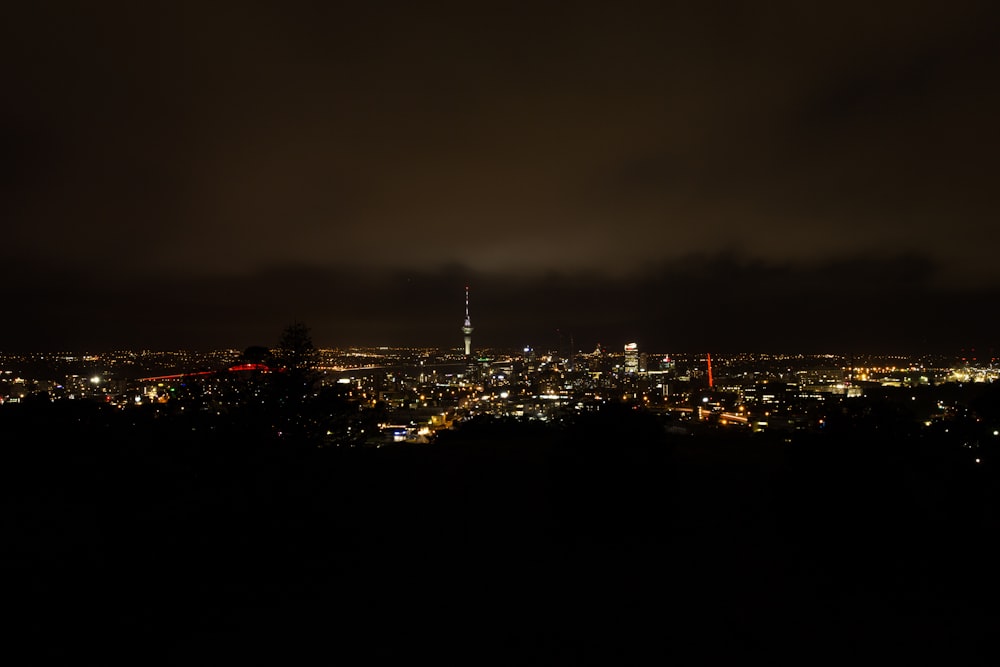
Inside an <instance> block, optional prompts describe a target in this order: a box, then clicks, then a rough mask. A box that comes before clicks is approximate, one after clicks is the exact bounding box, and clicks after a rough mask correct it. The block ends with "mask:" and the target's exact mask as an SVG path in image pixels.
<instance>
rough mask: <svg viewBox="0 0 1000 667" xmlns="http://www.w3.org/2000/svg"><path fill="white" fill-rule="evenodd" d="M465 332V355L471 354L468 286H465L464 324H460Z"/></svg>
mask: <svg viewBox="0 0 1000 667" xmlns="http://www.w3.org/2000/svg"><path fill="white" fill-rule="evenodd" d="M462 333H464V334H465V356H469V355H470V354H472V321H471V320H470V319H469V287H468V285H466V287H465V324H463V325H462Z"/></svg>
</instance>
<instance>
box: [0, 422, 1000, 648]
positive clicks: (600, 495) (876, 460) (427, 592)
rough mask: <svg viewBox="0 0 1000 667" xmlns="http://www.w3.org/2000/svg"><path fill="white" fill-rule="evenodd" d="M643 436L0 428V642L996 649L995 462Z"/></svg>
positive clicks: (530, 430) (614, 432)
mask: <svg viewBox="0 0 1000 667" xmlns="http://www.w3.org/2000/svg"><path fill="white" fill-rule="evenodd" d="M661 426H662V425H660V424H658V423H656V421H655V420H653V419H652V418H648V417H647V416H644V415H634V414H629V413H625V412H622V413H618V414H611V413H609V414H605V415H603V416H601V417H591V418H589V421H585V422H584V423H581V424H577V425H575V426H573V427H571V428H567V429H562V430H558V431H557V430H554V429H551V428H543V427H540V426H530V425H512V424H503V423H499V424H490V425H486V426H480V427H478V428H467V429H465V430H464V431H460V432H457V433H452V434H450V435H451V437H448V438H443V439H442V441H441V442H439V443H436V444H435V445H421V446H414V445H411V446H396V447H384V448H381V449H347V450H340V449H315V448H309V447H295V446H293V445H290V444H287V443H285V444H281V443H273V442H265V441H261V440H259V439H256V438H255V437H254V436H253V434H252V433H241V432H239V430H238V429H234V430H233V431H232V432H227V433H224V434H213V435H209V436H206V435H202V434H199V433H197V431H196V432H195V434H194V435H192V434H191V432H190V429H188V428H187V426H186V425H183V426H180V425H177V424H171V425H163V424H147V425H138V426H133V427H130V428H129V429H122V428H118V427H109V426H108V425H107V424H103V423H100V422H92V423H88V422H87V420H86V419H83V420H82V421H81V419H80V418H79V415H76V416H68V417H67V416H66V415H62V416H55V417H54V416H53V415H44V418H39V419H36V420H35V421H32V419H29V418H27V417H25V418H24V419H23V420H21V421H14V422H10V423H8V424H7V425H6V426H5V428H6V430H5V442H4V447H5V453H4V456H5V462H4V467H3V485H4V487H3V494H4V495H3V498H4V504H3V516H2V519H3V528H2V529H3V535H4V543H5V544H4V547H3V549H4V551H3V566H4V579H5V592H4V599H5V602H6V605H5V606H6V607H7V609H8V610H9V611H10V612H13V615H14V616H15V617H16V619H17V620H16V622H15V623H13V624H10V625H8V626H7V628H6V630H7V631H8V633H9V637H10V641H9V642H8V644H7V645H8V651H9V652H10V653H11V654H15V647H16V648H17V650H20V649H22V648H23V649H26V650H27V651H28V655H29V656H33V658H34V660H33V662H36V663H43V662H44V663H53V662H55V663H69V662H78V661H87V662H95V663H108V662H129V663H132V664H177V665H193V664H244V665H245V664H313V663H322V664H333V663H344V664H365V663H372V662H402V661H407V662H409V661H423V660H431V661H433V662H435V663H437V664H442V663H444V664H471V665H478V664H486V663H488V664H493V663H505V664H583V663H586V664H639V663H641V664H649V663H655V662H663V661H669V660H671V659H674V658H677V659H678V660H681V661H683V663H685V664H691V663H695V664H698V663H703V664H719V663H720V662H723V663H724V662H731V661H735V660H739V661H750V660H766V661H769V662H774V661H780V662H797V663H806V664H814V663H817V662H838V663H840V662H844V661H847V660H850V661H855V660H857V661H867V660H870V659H877V660H892V661H901V660H906V661H912V660H914V659H916V660H921V661H927V662H929V663H935V664H941V663H945V662H946V663H947V664H993V663H994V662H995V659H996V657H997V653H998V652H997V650H996V641H997V640H996V637H997V629H998V626H997V620H998V613H997V609H998V600H1000V598H998V597H997V593H998V592H1000V573H998V563H1000V561H998V560H997V556H998V555H1000V553H998V549H997V541H996V539H995V538H996V535H997V533H996V531H997V528H998V514H997V513H996V509H997V506H996V504H997V498H996V495H995V491H996V489H995V487H994V481H993V480H994V477H992V476H993V474H994V473H993V470H992V468H988V467H985V466H984V465H982V464H974V463H971V462H970V459H969V457H968V456H967V455H966V453H965V452H963V451H960V450H958V449H956V448H955V447H953V446H952V445H951V443H944V442H941V443H939V442H926V441H913V440H899V439H892V438H888V439H886V437H885V436H884V435H882V436H880V438H881V439H878V438H875V437H874V436H872V435H871V434H867V435H863V436H859V435H857V434H854V435H853V436H852V437H846V436H845V437H839V438H815V439H802V440H800V441H796V442H785V440H784V438H783V437H780V436H779V437H765V436H752V435H750V434H740V435H734V434H732V433H728V432H718V433H703V434H698V435H672V436H671V435H665V432H664V430H663V429H662V427H661ZM116 429H117V430H116ZM28 662H29V663H30V662H32V660H29V661H28ZM18 664H25V663H24V662H21V661H19V663H18Z"/></svg>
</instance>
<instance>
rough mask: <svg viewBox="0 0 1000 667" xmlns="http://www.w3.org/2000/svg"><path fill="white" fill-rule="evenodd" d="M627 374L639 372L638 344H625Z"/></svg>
mask: <svg viewBox="0 0 1000 667" xmlns="http://www.w3.org/2000/svg"><path fill="white" fill-rule="evenodd" d="M625 372H626V373H630V374H635V373H638V372H639V346H638V345H637V344H636V343H626V344H625Z"/></svg>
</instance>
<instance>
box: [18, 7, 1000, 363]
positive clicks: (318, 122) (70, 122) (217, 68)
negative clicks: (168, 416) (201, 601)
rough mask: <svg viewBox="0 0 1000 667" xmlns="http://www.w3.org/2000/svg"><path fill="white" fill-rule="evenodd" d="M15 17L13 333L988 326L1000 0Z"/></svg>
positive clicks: (842, 334) (516, 334)
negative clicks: (467, 304)
mask: <svg viewBox="0 0 1000 667" xmlns="http://www.w3.org/2000/svg"><path fill="white" fill-rule="evenodd" d="M19 4H20V6H18V7H15V8H10V7H7V8H5V9H4V15H3V18H2V20H0V26H2V27H0V54H2V58H0V82H2V85H0V95H2V99H0V102H2V103H0V215H2V225H3V226H2V237H0V266H2V268H0V279H2V281H3V295H4V298H3V309H2V311H0V312H2V313H3V314H2V318H0V323H2V326H0V351H22V350H23V351H29V350H39V351H41V350H63V349H66V350H81V351H82V350H95V351H96V350H108V349H119V348H148V349H176V348H181V347H193V348H201V349H208V348H223V347H234V348H244V347H247V346H250V345H258V344H263V345H273V344H275V343H276V342H277V340H278V337H279V336H280V332H281V330H282V329H283V328H284V327H285V326H286V325H287V324H289V323H291V322H293V321H300V322H303V323H305V324H307V325H308V326H309V327H310V328H311V330H312V333H313V338H314V340H315V342H316V344H317V345H319V346H323V347H327V346H329V347H333V346H349V345H421V346H423V345H427V346H435V347H455V348H458V347H460V346H461V345H462V337H461V332H460V327H461V324H462V320H463V319H464V289H465V286H466V285H469V286H470V287H471V291H472V312H471V316H472V323H473V325H474V327H475V329H476V330H475V333H474V335H473V345H474V347H482V346H511V347H513V346H517V347H521V346H523V345H526V344H530V345H533V346H535V347H536V349H543V348H546V347H553V348H554V347H555V346H558V345H564V341H565V340H568V339H570V338H572V339H573V341H574V344H575V346H576V347H577V348H578V349H583V350H591V349H593V348H594V347H595V346H596V345H597V344H598V343H601V344H603V345H604V346H606V347H608V348H611V349H618V350H620V349H621V346H622V345H623V344H624V343H626V342H630V341H636V342H638V343H639V345H640V347H641V348H642V349H647V350H651V351H653V350H655V351H667V352H669V351H698V350H708V351H743V350H747V351H791V352H800V351H802V352H812V351H815V352H860V351H870V352H919V351H928V352H946V353H951V352H954V353H959V352H960V350H963V349H971V348H973V347H976V348H978V349H980V350H982V351H988V350H991V349H992V348H993V346H995V345H996V344H997V343H998V342H1000V341H998V338H1000V336H998V335H997V331H998V328H1000V327H998V325H1000V315H998V310H1000V261H998V260H997V247H998V244H997V240H996V237H997V235H996V234H995V231H994V229H995V227H996V225H997V210H998V206H997V176H998V173H1000V170H998V168H997V156H998V155H1000V150H998V149H1000V139H998V130H997V127H998V120H997V119H998V118H1000V92H998V90H1000V86H998V82H997V72H998V71H1000V67H998V66H1000V56H998V53H1000V52H998V50H997V49H996V48H995V45H996V44H997V43H1000V35H998V34H997V32H998V31H997V26H998V25H1000V22H998V18H1000V17H998V16H997V11H996V10H995V9H993V7H994V5H995V4H996V3H995V2H962V1H956V0H949V1H947V2H928V3H921V2H872V1H867V2H836V3H821V2H817V3H814V2H767V3H726V2H683V3H669V2H651V3H627V2H605V3H592V2H554V3H546V2H538V1H534V2H530V3H523V4H521V3H511V2H493V3H490V2H461V3H458V2H456V3H419V2H405V3H404V2H399V3H389V2H357V3H336V2H326V1H322V2H320V1H317V2H287V1H285V2H273V3H265V2H252V1H240V2H232V3H228V2H211V3H206V2H191V3H188V2H181V1H171V2H163V3H157V2H138V3H137V2H79V3H76V2H32V3H19ZM987 354H988V352H987Z"/></svg>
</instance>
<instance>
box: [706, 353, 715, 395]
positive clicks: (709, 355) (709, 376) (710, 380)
mask: <svg viewBox="0 0 1000 667" xmlns="http://www.w3.org/2000/svg"><path fill="white" fill-rule="evenodd" d="M705 356H706V357H707V358H708V388H709V389H711V388H712V387H714V386H715V382H713V381H712V355H711V354H708V353H706V355H705Z"/></svg>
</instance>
